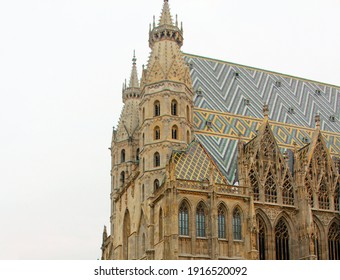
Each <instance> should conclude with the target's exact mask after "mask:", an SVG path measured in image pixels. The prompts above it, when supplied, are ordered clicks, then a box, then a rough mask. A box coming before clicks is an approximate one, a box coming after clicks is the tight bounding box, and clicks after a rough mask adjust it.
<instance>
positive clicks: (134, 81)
mask: <svg viewBox="0 0 340 280" xmlns="http://www.w3.org/2000/svg"><path fill="white" fill-rule="evenodd" d="M136 61H137V58H136V51H135V50H134V51H133V58H132V71H131V76H130V83H129V87H130V88H137V87H139V81H138V74H137V67H136Z"/></svg>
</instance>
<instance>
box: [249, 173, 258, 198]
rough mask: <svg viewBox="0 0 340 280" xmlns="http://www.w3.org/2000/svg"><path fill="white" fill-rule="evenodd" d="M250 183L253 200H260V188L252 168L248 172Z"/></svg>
mask: <svg viewBox="0 0 340 280" xmlns="http://www.w3.org/2000/svg"><path fill="white" fill-rule="evenodd" d="M249 179H250V184H251V187H252V190H253V196H254V201H259V200H260V188H259V183H258V181H257V178H256V175H255V172H254V170H250V173H249Z"/></svg>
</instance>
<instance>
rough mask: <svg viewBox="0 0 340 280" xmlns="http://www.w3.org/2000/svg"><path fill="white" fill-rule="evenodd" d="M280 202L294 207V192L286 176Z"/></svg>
mask: <svg viewBox="0 0 340 280" xmlns="http://www.w3.org/2000/svg"><path fill="white" fill-rule="evenodd" d="M282 202H283V204H286V205H294V191H293V186H292V184H291V183H290V180H289V177H288V175H287V176H286V178H285V180H284V182H283V186H282Z"/></svg>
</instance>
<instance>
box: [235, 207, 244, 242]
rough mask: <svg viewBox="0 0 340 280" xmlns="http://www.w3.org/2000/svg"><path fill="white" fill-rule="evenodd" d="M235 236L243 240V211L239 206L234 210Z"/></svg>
mask: <svg viewBox="0 0 340 280" xmlns="http://www.w3.org/2000/svg"><path fill="white" fill-rule="evenodd" d="M233 237H234V240H242V224H241V213H240V210H239V209H238V208H236V209H235V210H234V212H233Z"/></svg>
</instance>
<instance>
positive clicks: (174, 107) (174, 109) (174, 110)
mask: <svg viewBox="0 0 340 280" xmlns="http://www.w3.org/2000/svg"><path fill="white" fill-rule="evenodd" d="M177 107H178V103H177V101H176V100H172V101H171V115H173V116H177Z"/></svg>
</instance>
